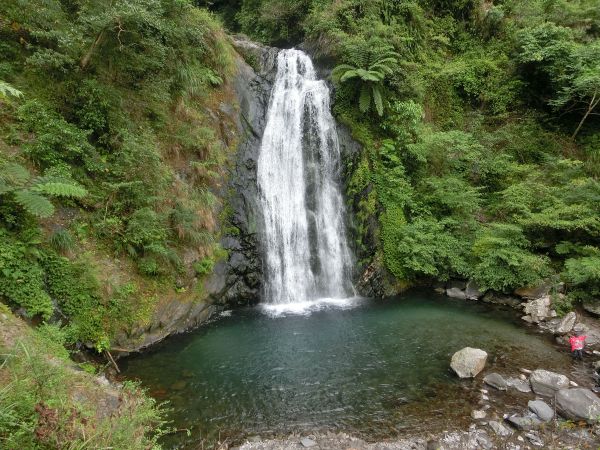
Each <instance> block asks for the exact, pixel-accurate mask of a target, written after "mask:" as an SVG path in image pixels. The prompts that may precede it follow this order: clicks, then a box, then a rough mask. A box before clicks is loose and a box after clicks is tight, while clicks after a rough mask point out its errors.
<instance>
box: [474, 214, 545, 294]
mask: <svg viewBox="0 0 600 450" xmlns="http://www.w3.org/2000/svg"><path fill="white" fill-rule="evenodd" d="M528 247H530V244H529V242H528V241H527V239H526V238H525V236H524V235H523V232H522V230H521V228H520V227H518V226H516V225H508V224H499V223H496V224H491V225H489V226H487V227H485V228H483V229H482V230H481V231H480V232H479V233H478V235H477V239H476V240H475V243H474V244H473V254H474V256H475V258H476V262H475V265H474V268H473V278H474V279H475V281H477V283H478V284H479V285H480V286H481V287H482V288H483V289H494V290H496V291H506V290H512V289H515V288H517V287H520V286H532V285H534V284H536V283H537V282H539V281H540V280H541V279H542V278H544V277H546V276H548V275H549V274H550V268H549V260H548V258H547V257H545V256H541V255H536V254H534V253H531V252H530V251H529V250H528Z"/></svg>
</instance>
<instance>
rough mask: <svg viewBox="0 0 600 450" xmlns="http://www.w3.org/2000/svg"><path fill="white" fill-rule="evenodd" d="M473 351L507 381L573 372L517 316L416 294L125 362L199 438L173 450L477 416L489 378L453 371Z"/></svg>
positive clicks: (251, 317)
mask: <svg viewBox="0 0 600 450" xmlns="http://www.w3.org/2000/svg"><path fill="white" fill-rule="evenodd" d="M465 346H472V347H478V348H482V349H485V350H486V351H487V352H488V353H489V358H488V365H487V367H486V370H497V371H499V372H500V373H504V374H507V375H511V374H512V375H515V374H517V373H518V368H519V367H527V368H531V369H535V368H537V367H544V368H546V369H550V370H552V369H555V370H559V369H563V371H564V369H565V368H566V367H568V365H569V364H570V361H569V356H568V354H567V353H566V352H560V351H557V348H556V347H555V346H554V345H553V344H552V343H551V341H550V340H549V338H547V337H545V336H541V335H539V333H536V332H534V331H531V332H530V331H528V330H526V329H525V328H523V326H522V325H521V324H519V323H518V318H517V317H516V313H515V311H513V310H502V309H498V308H492V307H489V306H487V305H483V304H480V303H474V302H464V301H455V300H451V299H448V298H447V297H443V296H438V295H435V294H431V293H428V292H411V293H409V294H407V295H404V296H402V297H397V298H391V299H387V300H384V301H374V300H361V301H357V302H355V304H354V305H352V307H350V306H347V307H346V308H339V307H337V308H336V307H331V308H325V309H322V310H319V311H313V312H312V313H311V314H308V315H294V314H291V315H280V316H278V317H272V316H270V315H268V314H265V313H264V312H263V311H261V309H260V308H248V309H241V310H236V311H233V312H231V313H230V315H225V316H222V317H220V318H219V319H218V320H215V321H214V322H212V323H210V324H208V325H206V326H204V327H202V328H200V329H199V330H197V331H195V332H193V333H190V334H186V335H182V336H178V337H175V338H171V339H169V340H167V341H166V342H164V343H163V344H160V345H159V346H157V347H155V348H154V349H153V350H151V351H149V352H147V353H144V354H142V355H138V356H134V357H130V358H127V359H125V360H123V361H122V362H121V365H122V370H123V374H124V376H125V377H126V378H128V379H137V380H140V381H141V382H142V384H143V385H144V386H145V387H146V388H148V390H149V392H150V393H151V394H152V395H154V396H155V397H156V398H158V399H160V400H168V401H169V402H170V407H171V408H172V412H171V415H170V418H171V419H172V420H173V425H174V426H175V427H176V428H179V429H183V428H187V429H189V430H190V432H191V435H190V436H187V435H186V433H183V432H179V433H175V434H173V435H170V436H168V437H166V438H165V440H164V444H165V447H166V448H199V446H200V445H202V446H203V447H204V448H210V447H211V445H212V444H213V443H214V442H215V440H216V439H218V438H219V437H220V439H221V440H224V439H229V440H231V441H233V442H235V441H238V440H240V439H242V438H244V437H246V436H252V435H260V436H262V437H265V436H272V435H280V434H287V433H289V432H295V431H308V430H322V429H328V430H329V429H335V430H337V431H347V432H352V433H355V434H358V435H361V436H363V437H367V438H371V439H377V438H385V437H388V436H394V435H398V434H399V433H402V432H405V431H411V432H415V431H422V430H425V429H427V430H429V429H433V428H440V429H442V428H443V427H448V426H453V425H456V424H457V423H460V421H464V420H465V419H466V417H468V415H469V413H470V412H471V410H472V409H473V405H474V404H476V403H477V398H478V395H479V393H478V391H477V389H475V387H477V385H476V383H478V381H471V380H468V381H461V380H458V379H457V378H456V377H455V376H454V375H453V374H452V372H451V371H450V370H449V361H450V357H451V355H452V354H453V353H454V352H455V351H457V350H459V349H461V348H462V347H465Z"/></svg>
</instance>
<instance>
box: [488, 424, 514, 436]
mask: <svg viewBox="0 0 600 450" xmlns="http://www.w3.org/2000/svg"><path fill="white" fill-rule="evenodd" d="M488 426H489V427H490V428H491V429H492V431H493V432H494V433H496V435H498V436H500V437H507V436H510V435H511V434H513V430H511V429H510V428H508V427H507V426H504V425H503V424H501V423H500V422H498V421H496V420H490V421H489V422H488Z"/></svg>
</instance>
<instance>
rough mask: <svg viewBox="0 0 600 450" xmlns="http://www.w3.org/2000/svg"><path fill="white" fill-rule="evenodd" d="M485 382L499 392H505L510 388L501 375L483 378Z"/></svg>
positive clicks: (494, 374)
mask: <svg viewBox="0 0 600 450" xmlns="http://www.w3.org/2000/svg"><path fill="white" fill-rule="evenodd" d="M483 382H484V383H485V384H487V385H489V386H492V387H493V388H496V389H498V390H499V391H505V390H506V389H507V388H508V383H507V382H506V380H505V379H504V377H503V376H502V375H500V374H499V373H490V374H488V375H486V376H485V377H484V378H483Z"/></svg>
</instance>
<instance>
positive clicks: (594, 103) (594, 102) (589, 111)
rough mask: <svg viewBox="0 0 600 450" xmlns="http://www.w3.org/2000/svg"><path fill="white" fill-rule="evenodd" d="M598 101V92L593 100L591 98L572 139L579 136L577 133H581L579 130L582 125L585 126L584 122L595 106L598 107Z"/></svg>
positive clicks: (599, 101)
mask: <svg viewBox="0 0 600 450" xmlns="http://www.w3.org/2000/svg"><path fill="white" fill-rule="evenodd" d="M598 103H600V98H599V99H598V100H596V94H594V96H593V97H592V100H590V104H589V105H588V109H587V111H586V112H585V114H584V115H583V118H582V119H581V122H579V125H577V129H576V130H575V132H574V133H573V135H572V136H571V139H575V138H576V137H577V133H579V131H580V130H581V127H582V126H583V123H584V122H585V120H586V119H587V118H588V116H589V115H590V114H591V113H592V111H593V110H594V108H596V106H598Z"/></svg>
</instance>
